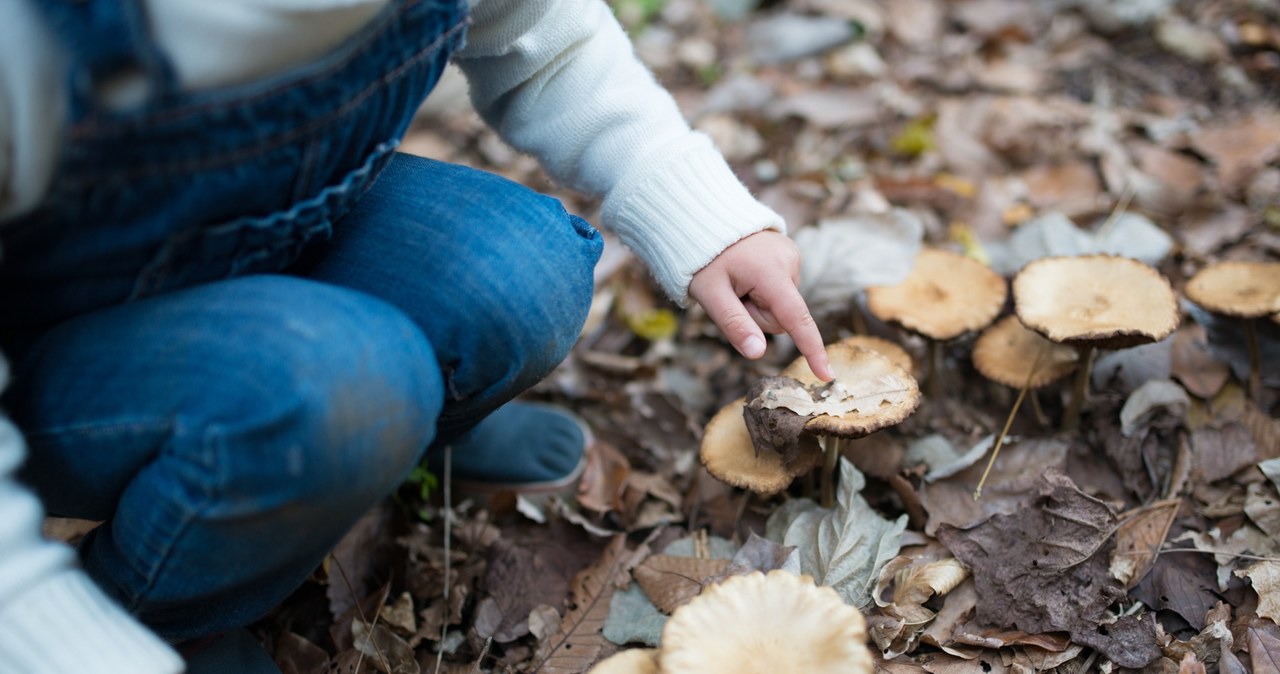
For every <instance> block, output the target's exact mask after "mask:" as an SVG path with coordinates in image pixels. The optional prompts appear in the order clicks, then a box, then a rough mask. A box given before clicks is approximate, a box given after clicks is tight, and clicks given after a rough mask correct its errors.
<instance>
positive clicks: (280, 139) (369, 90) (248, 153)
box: [63, 23, 466, 189]
mask: <svg viewBox="0 0 1280 674" xmlns="http://www.w3.org/2000/svg"><path fill="white" fill-rule="evenodd" d="M465 27H466V24H464V23H462V24H458V25H457V26H454V27H453V28H451V29H449V30H448V31H447V32H445V33H444V34H442V35H441V36H440V37H438V38H437V39H436V40H435V41H434V42H432V43H431V44H430V45H428V46H427V47H426V48H425V49H423V50H422V51H419V52H418V53H416V54H415V55H414V56H413V57H411V58H410V59H408V60H406V61H405V62H404V63H402V64H400V65H399V66H397V67H396V68H395V69H394V70H392V71H391V72H389V73H387V74H385V75H383V76H382V77H380V78H378V79H377V80H376V81H375V82H372V83H371V84H370V85H369V86H367V87H365V88H364V89H363V90H361V92H360V93H359V94H357V95H356V96H355V97H354V98H352V99H350V100H348V101H347V102H346V103H344V104H342V106H340V107H339V108H338V109H337V110H335V111H333V112H331V113H329V114H327V115H325V116H323V117H319V118H316V119H313V120H311V121H309V122H307V123H306V124H304V125H302V126H300V127H294V128H292V129H290V130H289V131H288V132H286V133H284V134H279V135H276V136H274V137H268V138H266V139H264V140H263V142H261V143H259V144H257V145H255V146H253V147H249V148H244V149H241V150H236V151H234V152H231V153H228V154H225V155H213V156H211V157H204V158H202V159H195V160H187V161H182V162H175V163H170V164H152V165H149V166H146V167H143V168H141V169H138V170H134V171H113V172H112V174H111V176H110V177H107V176H101V175H90V176H83V177H68V178H66V179H65V182H64V185H63V186H64V187H65V188H76V189H80V188H83V187H85V186H86V185H89V184H94V185H102V184H103V183H104V182H107V183H117V182H124V181H131V180H138V179H141V178H151V177H155V176H159V175H164V174H167V173H187V172H195V171H204V170H208V169H212V168H219V167H223V166H226V165H228V164H233V163H236V162H239V161H242V160H245V159H248V158H250V157H253V156H254V155H258V154H262V153H264V152H268V151H270V150H275V149H277V148H280V147H283V146H285V145H288V144H289V143H292V142H294V141H296V140H299V139H301V138H305V137H307V136H308V135H311V134H312V133H313V132H315V131H317V130H319V129H321V128H323V127H325V126H327V125H329V124H331V123H333V122H334V121H336V120H337V119H340V118H342V117H345V116H347V115H348V114H350V113H351V112H353V111H354V110H355V109H356V108H358V107H359V106H360V105H362V104H363V103H364V102H365V101H366V100H368V99H369V98H370V97H371V96H373V95H374V94H375V93H377V91H378V90H379V89H381V88H383V87H385V86H387V85H389V84H391V83H392V82H394V81H395V80H397V79H399V78H400V77H402V76H403V75H404V74H405V73H406V72H407V71H409V70H410V69H412V68H414V67H416V66H417V64H418V63H419V62H421V61H422V60H423V59H425V58H428V57H430V56H434V55H435V54H436V53H437V52H438V51H439V49H440V47H441V46H442V43H443V42H444V41H445V40H446V39H449V38H452V37H453V36H454V35H456V34H457V33H458V32H460V31H462V30H463V29H464V28H465Z"/></svg>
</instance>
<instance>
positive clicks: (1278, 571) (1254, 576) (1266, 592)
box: [1236, 561, 1280, 622]
mask: <svg viewBox="0 0 1280 674" xmlns="http://www.w3.org/2000/svg"><path fill="white" fill-rule="evenodd" d="M1236 575H1237V576H1239V577H1241V578H1248V579H1249V582H1250V583H1252V584H1253V591H1254V592H1257V593H1258V615H1260V616H1262V617H1263V618H1267V619H1268V620H1271V621H1272V622H1280V562H1272V561H1266V562H1258V563H1256V564H1253V565H1251V566H1249V567H1247V568H1244V569H1240V570H1238V571H1236Z"/></svg>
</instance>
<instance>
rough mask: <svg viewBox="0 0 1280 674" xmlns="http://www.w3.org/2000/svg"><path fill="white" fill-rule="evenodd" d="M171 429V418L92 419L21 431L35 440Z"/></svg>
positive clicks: (29, 438) (28, 437)
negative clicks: (90, 420) (79, 422)
mask: <svg viewBox="0 0 1280 674" xmlns="http://www.w3.org/2000/svg"><path fill="white" fill-rule="evenodd" d="M172 429H173V421H172V420H171V419H139V420H115V421H107V422H101V421H94V422H88V423H81V424H69V425H66V426H54V427H51V428H42V429H37V430H27V429H25V428H24V429H23V431H22V433H23V435H25V436H26V437H27V439H28V440H35V439H43V438H50V439H53V438H55V437H56V436H70V437H76V438H87V437H101V436H106V435H114V434H117V433H120V432H137V431H159V430H169V431H172Z"/></svg>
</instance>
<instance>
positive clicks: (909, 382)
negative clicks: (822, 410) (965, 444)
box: [782, 336, 920, 508]
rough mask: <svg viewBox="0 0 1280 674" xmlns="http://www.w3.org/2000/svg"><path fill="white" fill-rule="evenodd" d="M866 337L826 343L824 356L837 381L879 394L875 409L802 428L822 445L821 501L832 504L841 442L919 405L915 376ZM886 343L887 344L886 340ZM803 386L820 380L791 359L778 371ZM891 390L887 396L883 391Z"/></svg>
mask: <svg viewBox="0 0 1280 674" xmlns="http://www.w3.org/2000/svg"><path fill="white" fill-rule="evenodd" d="M865 339H866V338H865V337H858V336H854V337H850V338H848V339H844V340H841V341H839V342H836V343H835V344H832V345H830V346H828V347H827V357H828V358H829V359H830V361H831V369H832V370H833V371H834V372H835V375H836V378H835V381H837V382H846V383H848V384H849V385H850V387H851V390H854V389H859V393H860V394H862V395H865V394H864V393H862V392H864V391H865V392H866V394H879V395H880V397H879V399H878V401H873V402H874V407H870V408H867V409H865V410H864V409H857V410H854V411H853V412H850V413H846V414H842V415H839V416H829V415H820V416H817V417H814V418H813V419H811V420H809V422H808V423H807V424H805V427H804V430H805V431H806V432H808V433H812V434H813V435H816V436H818V443H819V445H820V446H821V447H822V450H823V451H822V454H823V467H822V505H823V507H827V508H829V507H831V505H832V503H833V502H834V500H835V487H834V479H835V472H836V463H837V461H838V460H839V458H840V453H841V450H842V449H843V447H844V442H845V441H846V440H855V439H857V438H861V437H865V436H867V435H870V434H872V433H874V432H876V431H878V430H880V429H882V428H887V427H889V426H896V425H898V424H900V423H902V422H903V420H905V419H906V418H907V417H909V416H911V415H912V413H914V412H915V411H916V407H918V406H919V404H920V386H919V385H918V384H917V383H916V380H915V377H912V376H911V374H910V373H909V372H908V371H907V370H906V369H904V368H903V367H902V366H901V365H899V364H898V363H896V362H895V361H894V360H893V359H892V358H890V357H888V356H885V355H884V354H882V353H881V352H879V351H874V350H872V349H868V348H865V347H863V346H861V344H863V343H865V342H864V340H865ZM886 343H891V342H886ZM782 376H784V377H791V378H793V379H795V380H797V381H799V382H800V383H802V384H805V385H807V386H815V385H818V384H820V383H821V382H820V381H819V380H818V378H817V377H815V376H814V375H813V373H812V372H811V371H810V370H809V367H808V364H807V363H806V361H805V360H804V359H803V358H797V359H796V360H794V361H792V363H791V364H790V365H788V366H787V368H786V369H784V370H783V371H782ZM885 394H892V395H885Z"/></svg>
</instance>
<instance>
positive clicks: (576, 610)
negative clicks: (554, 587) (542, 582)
mask: <svg viewBox="0 0 1280 674" xmlns="http://www.w3.org/2000/svg"><path fill="white" fill-rule="evenodd" d="M646 554H648V548H647V547H646V546H641V548H639V549H637V550H628V549H627V539H626V537H625V536H615V537H614V538H613V540H612V541H611V542H610V543H609V546H608V547H607V548H605V550H604V554H602V555H601V556H600V559H599V560H597V561H596V563H595V564H592V565H591V566H589V567H587V568H586V569H584V570H583V571H582V572H581V573H579V574H578V575H577V576H576V577H574V579H573V595H572V600H571V601H570V603H569V610H568V612H566V613H565V615H564V620H563V621H562V622H561V624H560V630H559V632H557V633H556V634H555V635H554V636H552V637H551V638H550V639H547V641H545V642H544V643H542V644H540V645H539V648H538V653H537V655H536V656H535V658H536V662H537V665H536V666H535V667H534V668H533V669H532V671H533V672H547V673H548V674H578V673H579V672H584V671H586V670H587V669H588V668H589V667H590V666H591V664H592V663H594V662H596V661H597V660H599V659H600V658H601V657H604V656H607V655H609V654H610V653H611V652H612V651H613V650H614V649H615V648H616V647H615V646H614V645H613V644H611V643H609V641H608V640H607V639H605V638H604V622H605V619H606V618H608V617H609V601H610V599H612V597H613V593H614V591H615V590H616V589H617V588H618V587H619V586H620V585H623V584H625V583H626V582H628V580H629V579H630V576H631V569H632V568H633V567H634V566H635V565H636V563H637V562H638V561H639V558H640V557H642V556H643V555H646ZM526 615H527V614H526Z"/></svg>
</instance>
